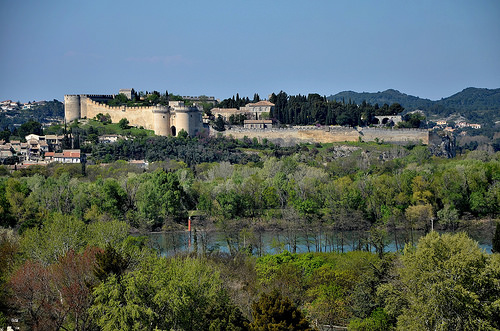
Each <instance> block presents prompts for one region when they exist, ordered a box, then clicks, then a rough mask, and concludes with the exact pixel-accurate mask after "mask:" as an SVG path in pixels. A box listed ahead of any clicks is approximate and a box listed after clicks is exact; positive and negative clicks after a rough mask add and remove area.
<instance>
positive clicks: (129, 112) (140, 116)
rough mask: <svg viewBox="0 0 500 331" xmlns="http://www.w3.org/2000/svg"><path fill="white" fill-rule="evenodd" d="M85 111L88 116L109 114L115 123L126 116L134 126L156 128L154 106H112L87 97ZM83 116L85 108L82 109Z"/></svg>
mask: <svg viewBox="0 0 500 331" xmlns="http://www.w3.org/2000/svg"><path fill="white" fill-rule="evenodd" d="M85 99H86V100H85V113H86V115H87V116H86V117H87V118H94V117H96V116H97V114H99V113H101V114H103V115H105V114H109V115H110V116H111V121H112V122H113V123H118V122H119V121H120V120H121V119H122V118H126V119H127V120H128V121H129V123H130V125H133V126H137V127H139V126H142V127H144V128H145V129H148V130H154V129H155V126H154V120H155V118H154V116H153V108H154V107H125V106H118V107H111V106H108V105H105V104H101V103H98V102H96V101H93V100H91V99H89V98H85ZM82 117H85V116H83V109H82ZM165 120H166V121H168V122H169V121H170V118H168V119H165Z"/></svg>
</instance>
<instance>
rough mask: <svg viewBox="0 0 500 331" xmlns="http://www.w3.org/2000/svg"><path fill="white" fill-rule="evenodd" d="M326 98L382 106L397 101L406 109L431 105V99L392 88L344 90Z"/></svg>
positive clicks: (424, 107) (423, 107)
mask: <svg viewBox="0 0 500 331" xmlns="http://www.w3.org/2000/svg"><path fill="white" fill-rule="evenodd" d="M328 100H337V101H342V100H344V101H345V102H349V100H351V101H352V102H354V103H356V104H361V103H362V102H363V101H366V102H367V103H369V104H372V105H374V104H376V103H378V105H379V106H382V105H383V104H385V103H386V104H388V105H391V104H393V103H395V102H397V103H399V104H401V105H402V106H403V107H405V108H406V109H408V110H415V109H426V108H429V107H430V106H432V104H433V101H431V100H429V99H422V98H419V97H415V96H413V95H408V94H404V93H401V92H399V91H397V90H393V89H389V90H386V91H383V92H376V93H370V92H362V93H358V92H353V91H344V92H340V93H337V94H335V95H331V96H329V97H328Z"/></svg>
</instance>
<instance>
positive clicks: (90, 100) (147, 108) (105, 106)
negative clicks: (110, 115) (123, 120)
mask: <svg viewBox="0 0 500 331" xmlns="http://www.w3.org/2000/svg"><path fill="white" fill-rule="evenodd" d="M87 102H88V103H89V104H92V105H96V106H99V107H102V108H103V109H107V110H110V111H117V110H121V111H145V110H146V111H148V110H149V111H153V110H154V109H156V108H157V106H139V107H129V106H110V105H107V104H105V103H101V102H99V101H95V100H92V99H88V101H87Z"/></svg>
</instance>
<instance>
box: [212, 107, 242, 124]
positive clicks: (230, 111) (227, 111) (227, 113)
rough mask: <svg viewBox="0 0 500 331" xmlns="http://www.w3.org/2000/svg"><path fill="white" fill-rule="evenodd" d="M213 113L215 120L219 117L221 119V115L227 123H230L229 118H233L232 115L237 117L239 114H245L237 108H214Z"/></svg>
mask: <svg viewBox="0 0 500 331" xmlns="http://www.w3.org/2000/svg"><path fill="white" fill-rule="evenodd" d="M211 112H212V115H213V116H214V118H215V119H217V117H219V115H220V116H221V117H222V119H223V120H224V121H226V122H229V118H230V117H231V115H234V116H236V115H239V114H244V113H243V112H241V111H240V110H238V109H237V108H212V110H211Z"/></svg>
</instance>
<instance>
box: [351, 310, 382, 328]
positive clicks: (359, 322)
mask: <svg viewBox="0 0 500 331" xmlns="http://www.w3.org/2000/svg"><path fill="white" fill-rule="evenodd" d="M390 329H391V323H390V321H389V316H388V315H387V314H386V312H385V311H384V310H383V309H381V308H379V309H376V310H374V311H373V312H372V314H371V315H370V317H367V318H365V319H360V318H354V319H352V320H351V321H350V322H349V327H348V330H352V331H386V330H390Z"/></svg>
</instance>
